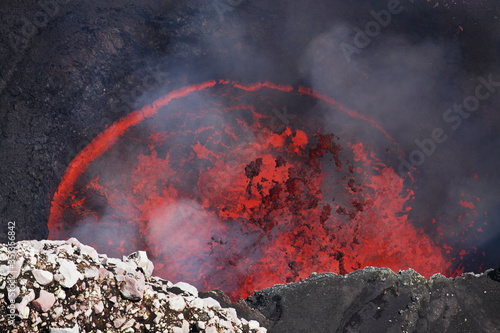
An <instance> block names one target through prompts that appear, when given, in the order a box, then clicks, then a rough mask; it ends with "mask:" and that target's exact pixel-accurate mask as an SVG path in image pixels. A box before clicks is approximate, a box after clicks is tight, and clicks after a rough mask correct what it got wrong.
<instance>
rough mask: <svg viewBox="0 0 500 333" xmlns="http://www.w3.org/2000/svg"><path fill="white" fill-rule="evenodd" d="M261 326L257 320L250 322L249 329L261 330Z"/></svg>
mask: <svg viewBox="0 0 500 333" xmlns="http://www.w3.org/2000/svg"><path fill="white" fill-rule="evenodd" d="M259 326H260V324H259V322H258V321H256V320H250V321H249V322H248V328H249V329H251V330H255V329H257V328H259Z"/></svg>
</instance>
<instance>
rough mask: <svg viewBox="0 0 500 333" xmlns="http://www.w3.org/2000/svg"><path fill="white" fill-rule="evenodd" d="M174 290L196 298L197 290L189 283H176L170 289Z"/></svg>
mask: <svg viewBox="0 0 500 333" xmlns="http://www.w3.org/2000/svg"><path fill="white" fill-rule="evenodd" d="M176 288H178V289H180V290H181V291H182V293H183V294H187V295H192V296H195V297H198V289H196V287H195V286H192V285H190V284H189V283H186V282H178V283H176V284H174V285H173V286H172V288H171V289H174V290H175V289H176Z"/></svg>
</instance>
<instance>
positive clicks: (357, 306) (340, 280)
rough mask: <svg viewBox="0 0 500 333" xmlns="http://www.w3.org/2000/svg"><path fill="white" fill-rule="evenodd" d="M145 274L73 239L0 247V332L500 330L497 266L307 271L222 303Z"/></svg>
mask: <svg viewBox="0 0 500 333" xmlns="http://www.w3.org/2000/svg"><path fill="white" fill-rule="evenodd" d="M153 268H154V267H153V263H152V262H151V261H150V260H149V259H148V258H147V255H146V253H145V252H143V251H139V252H135V253H132V254H131V255H129V256H128V257H123V259H122V260H120V259H115V258H108V257H107V256H106V255H103V254H99V253H97V251H96V250H95V249H93V248H92V247H90V246H87V245H83V244H81V243H80V242H79V241H78V240H76V239H74V238H72V239H69V240H67V241H22V242H18V243H17V247H16V248H14V249H8V248H7V247H6V246H4V245H0V311H1V313H2V316H0V332H48V333H71V332H162V333H163V332H172V333H189V332H194V333H201V332H209V333H215V332H242V333H243V332H244V333H258V332H260V333H262V332H266V328H267V332H269V333H309V332H315V333H316V332H318V333H323V332H440V333H441V332H454V333H461V332H488V333H491V332H500V316H499V313H500V269H496V270H493V269H490V270H488V271H486V272H485V273H483V274H472V273H465V274H463V275H462V276H460V277H457V278H446V277H445V276H443V275H440V274H436V275H434V276H432V277H431V278H430V279H428V280H427V279H425V278H424V277H422V276H421V275H419V274H418V273H417V272H415V271H414V270H411V269H409V270H406V271H400V272H398V273H394V272H393V271H391V270H389V269H386V268H373V267H366V268H364V269H362V270H358V271H355V272H353V273H350V274H346V275H344V276H342V275H337V274H333V273H322V274H315V273H313V274H312V275H311V277H310V278H308V279H305V280H304V281H301V282H297V283H291V284H287V285H276V286H273V287H270V288H267V289H264V290H261V291H256V292H255V294H254V295H252V296H250V297H249V298H248V299H247V300H240V301H239V302H237V303H231V302H230V300H229V299H228V297H227V296H226V295H224V293H223V292H221V291H217V290H216V291H210V292H198V291H197V290H196V288H195V287H193V286H191V285H189V284H187V283H184V282H179V283H176V284H173V283H171V282H169V281H166V280H163V279H160V278H158V277H154V276H152V272H153ZM264 327H266V328H264Z"/></svg>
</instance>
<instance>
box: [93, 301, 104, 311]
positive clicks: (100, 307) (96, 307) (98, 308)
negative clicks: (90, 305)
mask: <svg viewBox="0 0 500 333" xmlns="http://www.w3.org/2000/svg"><path fill="white" fill-rule="evenodd" d="M103 310H104V303H103V302H102V301H99V302H98V303H97V304H95V305H94V311H95V313H97V314H99V313H101V312H102V311H103Z"/></svg>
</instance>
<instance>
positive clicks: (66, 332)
mask: <svg viewBox="0 0 500 333" xmlns="http://www.w3.org/2000/svg"><path fill="white" fill-rule="evenodd" d="M50 333H80V328H79V327H78V324H75V326H74V327H73V328H51V329H50Z"/></svg>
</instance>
